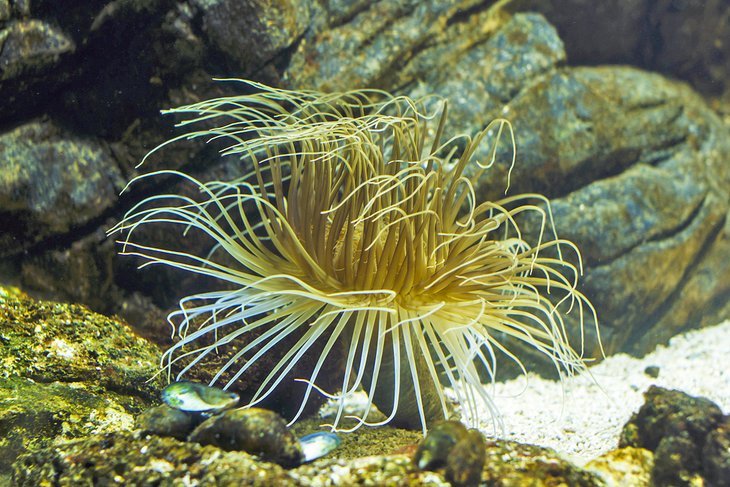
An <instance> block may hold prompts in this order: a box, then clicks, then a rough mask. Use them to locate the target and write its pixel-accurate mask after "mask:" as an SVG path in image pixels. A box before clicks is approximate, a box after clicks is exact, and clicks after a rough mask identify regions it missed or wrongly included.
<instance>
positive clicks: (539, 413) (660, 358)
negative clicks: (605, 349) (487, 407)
mask: <svg viewBox="0 0 730 487" xmlns="http://www.w3.org/2000/svg"><path fill="white" fill-rule="evenodd" d="M728 350H730V321H725V322H723V323H721V324H719V325H716V326H712V327H707V328H703V329H701V330H694V331H690V332H687V333H684V334H682V335H678V336H676V337H674V338H672V340H671V341H670V342H669V344H668V345H667V346H659V347H657V348H656V349H655V350H654V351H653V352H652V353H650V354H648V355H646V356H645V357H643V358H635V357H631V356H629V355H626V354H617V355H612V356H610V357H608V358H607V359H605V360H604V361H602V362H601V363H599V364H597V365H595V366H592V367H590V369H589V371H590V373H589V374H582V375H579V376H575V377H571V378H568V379H566V380H564V381H563V382H562V383H561V382H557V381H550V380H545V379H542V378H541V377H539V376H537V375H533V374H528V375H527V377H522V378H517V379H514V380H512V381H509V382H504V383H497V384H495V385H494V386H493V387H490V389H491V393H492V397H493V398H494V403H495V405H496V407H497V409H498V411H499V412H500V414H501V418H502V422H503V425H504V430H503V432H502V433H501V434H499V436H501V437H503V438H507V439H511V440H516V441H520V442H524V443H531V444H535V445H540V446H546V447H550V448H553V449H555V450H556V451H558V452H559V453H561V454H562V455H563V456H565V457H566V458H568V459H569V460H572V461H573V462H575V463H578V464H584V463H585V462H587V461H590V460H592V459H594V458H596V457H598V456H600V455H601V454H603V453H605V452H607V451H609V450H611V449H613V448H615V447H616V446H617V445H618V438H619V435H620V433H621V429H622V428H623V425H624V424H625V423H626V422H627V421H628V420H629V418H630V417H631V415H632V414H633V413H634V412H636V411H637V410H638V409H639V408H640V407H641V405H642V404H643V403H644V397H643V393H644V391H646V390H647V389H648V388H649V386H651V385H652V384H656V385H658V386H661V387H665V388H668V389H677V390H680V391H683V392H686V393H687V394H689V395H692V396H703V397H706V398H708V399H710V400H711V401H714V402H715V403H717V405H718V406H720V408H721V409H722V410H723V412H724V413H725V414H728V412H730V371H728V367H729V366H730V357H729V356H728ZM649 366H655V367H658V368H659V376H658V377H656V378H653V377H650V376H649V375H647V374H646V373H645V369H646V368H647V367H649ZM479 416H480V417H484V418H490V417H491V416H490V413H489V411H484V414H483V415H481V414H480V415H479ZM480 429H482V430H483V431H484V433H486V434H488V435H491V434H493V432H494V428H493V424H492V421H491V419H488V422H487V421H485V422H484V423H483V424H481V425H480Z"/></svg>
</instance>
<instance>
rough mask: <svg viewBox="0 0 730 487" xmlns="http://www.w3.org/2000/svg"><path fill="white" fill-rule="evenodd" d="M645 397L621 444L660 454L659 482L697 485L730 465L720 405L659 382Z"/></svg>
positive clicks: (656, 471) (657, 460)
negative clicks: (725, 450)
mask: <svg viewBox="0 0 730 487" xmlns="http://www.w3.org/2000/svg"><path fill="white" fill-rule="evenodd" d="M644 397H645V403H644V405H643V406H642V407H641V409H639V411H638V412H637V413H636V414H634V415H633V416H632V417H631V419H630V420H629V422H628V423H626V425H625V426H624V429H623V431H622V432H621V438H620V440H619V447H627V446H630V447H640V448H646V449H648V450H651V451H653V452H654V468H653V470H652V481H653V482H654V484H655V485H696V484H697V482H701V481H702V478H703V476H704V475H707V474H708V473H709V474H710V475H711V476H712V477H716V476H717V474H718V473H720V471H721V470H722V469H723V468H725V469H726V468H727V466H728V464H727V454H726V452H725V453H723V452H722V451H721V450H718V449H717V446H718V445H719V444H720V443H721V442H723V441H725V442H726V441H727V430H725V431H724V439H722V438H723V429H722V428H718V426H720V424H721V422H722V421H723V414H722V411H721V410H720V408H719V407H718V406H717V405H716V404H714V403H713V402H711V401H709V400H708V399H705V398H695V397H691V396H688V395H686V394H684V393H682V392H679V391H672V390H667V389H663V388H661V387H657V386H651V387H650V388H649V390H648V391H647V392H646V393H645V394H644ZM711 433H712V435H713V436H710V434H711ZM706 455H708V456H706ZM723 456H724V457H725V460H723V459H722V458H723ZM705 465H707V466H708V467H709V470H708V471H707V472H706V471H705Z"/></svg>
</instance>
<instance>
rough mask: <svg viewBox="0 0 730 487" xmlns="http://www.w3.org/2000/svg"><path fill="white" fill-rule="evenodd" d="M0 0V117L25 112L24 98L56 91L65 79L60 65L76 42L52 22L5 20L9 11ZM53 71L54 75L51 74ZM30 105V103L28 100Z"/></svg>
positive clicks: (69, 54) (39, 96) (44, 96)
mask: <svg viewBox="0 0 730 487" xmlns="http://www.w3.org/2000/svg"><path fill="white" fill-rule="evenodd" d="M5 5H6V6H5V7H3V2H0V22H2V23H4V25H1V26H0V119H6V118H7V117H9V116H11V115H14V114H16V113H17V112H19V111H24V110H25V109H26V107H24V106H23V105H24V102H25V100H26V99H27V98H32V97H36V98H43V99H45V98H46V96H47V95H46V93H44V92H43V91H42V90H44V89H51V90H55V89H58V87H59V86H60V85H61V83H62V82H64V81H66V80H67V79H68V77H69V76H68V74H67V73H64V72H61V73H59V72H58V69H57V68H58V66H59V64H60V63H61V62H62V61H63V60H64V59H67V58H70V57H71V56H72V55H73V54H74V52H75V51H76V44H75V42H74V41H73V39H71V38H70V37H69V36H67V35H66V33H64V32H63V31H62V30H60V29H58V28H57V27H56V26H54V25H53V24H52V23H49V22H44V21H42V20H38V19H17V20H15V19H14V20H11V21H9V22H7V23H5V22H4V21H3V20H2V19H3V17H5V19H6V20H8V19H9V18H11V16H12V14H13V13H12V12H11V9H10V7H9V6H7V2H5ZM51 73H53V75H51ZM31 104H33V102H31Z"/></svg>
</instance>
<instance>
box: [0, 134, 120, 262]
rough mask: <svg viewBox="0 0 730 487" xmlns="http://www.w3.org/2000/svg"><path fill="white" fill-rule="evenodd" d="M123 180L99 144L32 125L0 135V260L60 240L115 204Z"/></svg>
mask: <svg viewBox="0 0 730 487" xmlns="http://www.w3.org/2000/svg"><path fill="white" fill-rule="evenodd" d="M122 187H123V178H122V175H121V173H120V171H119V169H118V168H117V166H116V164H115V162H114V160H113V158H112V157H111V155H110V154H109V153H108V151H107V149H106V148H105V147H104V145H103V144H100V143H99V142H97V141H95V140H92V139H87V138H82V137H78V136H75V135H72V134H70V133H68V132H66V131H65V130H64V129H62V128H61V127H59V126H58V125H57V124H55V123H53V122H51V121H48V120H43V119H40V120H34V121H32V122H28V123H26V124H23V125H21V126H19V127H16V128H15V129H12V130H11V131H9V132H5V133H4V134H1V135H0V208H2V215H3V222H4V230H5V231H4V232H3V236H2V238H0V255H4V256H7V255H12V254H16V253H19V252H21V251H23V250H26V249H28V248H29V247H30V246H32V245H34V244H37V243H39V242H41V241H42V240H44V239H47V238H49V237H58V236H65V235H66V234H67V233H69V232H71V231H72V230H73V229H75V228H77V227H80V226H82V225H85V224H87V223H89V222H90V221H91V220H93V219H95V218H98V217H99V216H100V215H102V214H103V212H104V211H105V210H107V209H108V208H110V207H111V206H112V205H114V204H115V203H116V200H117V193H118V192H119V190H120V189H121V188H122Z"/></svg>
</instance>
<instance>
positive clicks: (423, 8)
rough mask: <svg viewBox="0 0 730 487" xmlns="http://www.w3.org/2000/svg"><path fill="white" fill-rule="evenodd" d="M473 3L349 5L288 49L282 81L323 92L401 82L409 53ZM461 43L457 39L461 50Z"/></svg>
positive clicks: (405, 1) (432, 1) (436, 35)
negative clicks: (343, 18) (344, 12)
mask: <svg viewBox="0 0 730 487" xmlns="http://www.w3.org/2000/svg"><path fill="white" fill-rule="evenodd" d="M475 3H476V2H474V1H471V0H467V1H464V0H461V1H449V2H441V1H435V0H429V1H426V2H415V1H413V0H398V1H394V2H387V3H382V4H377V5H376V4H370V5H367V4H360V5H361V7H360V8H357V7H355V8H351V10H350V12H351V14H350V16H348V18H347V20H348V21H347V22H342V23H337V24H335V23H334V22H333V21H337V20H338V19H341V16H340V15H337V14H336V15H334V16H333V17H332V18H331V19H330V21H329V22H328V23H329V25H328V26H327V27H323V28H322V30H312V31H310V32H308V33H307V34H306V35H305V37H304V41H303V42H301V43H300V44H299V45H298V46H297V47H296V50H295V51H294V52H293V53H292V55H291V61H290V63H289V64H288V66H287V68H286V71H285V73H284V76H283V81H284V83H285V84H287V85H288V86H290V87H293V88H297V89H302V88H313V89H317V90H322V91H342V90H348V89H353V88H364V87H382V88H386V87H389V86H393V85H394V84H395V83H398V82H403V81H405V80H404V79H403V78H402V77H401V76H400V74H401V73H402V72H407V71H408V69H409V68H408V67H407V65H408V63H409V62H410V61H411V60H412V59H413V58H414V56H415V55H416V54H417V53H418V52H419V51H421V50H422V49H424V48H425V47H427V46H428V45H429V44H432V43H433V40H435V39H437V38H443V37H444V36H448V34H447V33H446V32H444V31H446V30H447V29H446V28H447V27H448V26H449V25H450V24H453V23H456V24H458V23H459V22H458V21H457V20H456V19H457V18H458V17H459V14H460V12H461V11H462V10H463V9H467V8H469V7H472V6H474V4H475ZM476 10H477V11H481V10H484V7H479V8H477V9H476ZM458 27H459V26H458V25H456V26H454V27H453V28H452V29H451V32H452V33H453V32H454V31H455V30H457V29H458ZM473 29H474V30H475V31H478V30H479V28H478V27H474V28H473ZM484 37H486V36H484V35H483V36H482V38H484ZM467 45H468V44H467ZM465 47H466V46H464V45H463V44H462V46H461V50H462V52H463V51H464V50H465ZM396 79H398V82H395V80H396ZM411 79H412V78H411Z"/></svg>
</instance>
